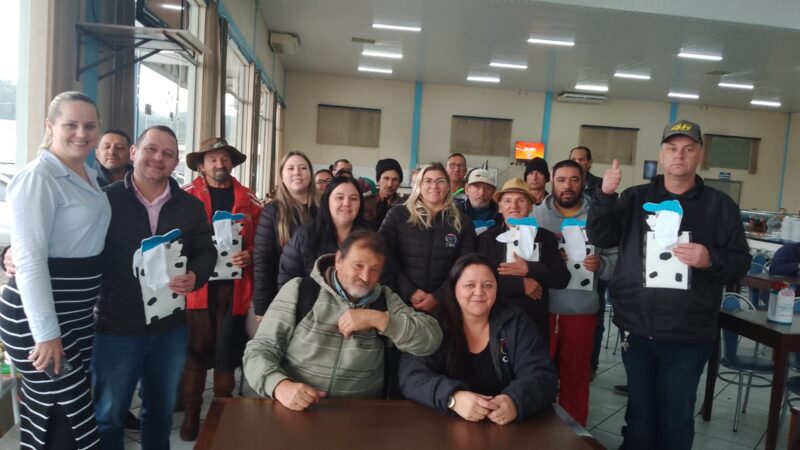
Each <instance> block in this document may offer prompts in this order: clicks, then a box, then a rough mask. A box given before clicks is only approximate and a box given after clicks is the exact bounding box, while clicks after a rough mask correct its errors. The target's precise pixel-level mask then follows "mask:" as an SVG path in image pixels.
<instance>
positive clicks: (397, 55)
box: [361, 49, 403, 59]
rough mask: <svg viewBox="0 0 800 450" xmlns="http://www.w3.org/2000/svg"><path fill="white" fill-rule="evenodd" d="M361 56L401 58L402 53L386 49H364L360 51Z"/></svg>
mask: <svg viewBox="0 0 800 450" xmlns="http://www.w3.org/2000/svg"><path fill="white" fill-rule="evenodd" d="M361 55H362V56H371V57H373V58H386V59H403V54H402V53H399V52H393V51H388V50H366V49H365V50H364V51H362V52H361Z"/></svg>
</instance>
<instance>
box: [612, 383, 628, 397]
mask: <svg viewBox="0 0 800 450" xmlns="http://www.w3.org/2000/svg"><path fill="white" fill-rule="evenodd" d="M614 393H615V394H619V395H624V396H626V397H627V396H628V385H627V384H618V385H616V386H614Z"/></svg>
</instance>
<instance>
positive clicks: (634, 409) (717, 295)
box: [588, 120, 750, 449]
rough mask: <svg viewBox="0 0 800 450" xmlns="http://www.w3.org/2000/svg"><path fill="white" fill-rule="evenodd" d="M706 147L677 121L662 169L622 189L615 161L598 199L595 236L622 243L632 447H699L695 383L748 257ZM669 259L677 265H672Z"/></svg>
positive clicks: (618, 291) (620, 306) (695, 129)
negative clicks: (701, 170) (706, 179)
mask: <svg viewBox="0 0 800 450" xmlns="http://www.w3.org/2000/svg"><path fill="white" fill-rule="evenodd" d="M703 156H704V152H703V140H702V133H701V132H700V127H699V126H698V125H697V124H695V123H692V122H688V121H685V120H679V121H676V122H673V123H671V124H669V125H667V127H666V128H665V129H664V133H663V135H662V141H661V150H660V153H659V162H660V164H661V165H662V167H663V170H664V175H659V176H657V177H656V178H654V179H653V180H652V181H651V183H649V184H645V185H640V186H634V187H632V188H629V189H626V190H625V191H624V192H623V193H622V194H621V195H619V196H618V195H617V193H616V191H617V188H618V187H619V184H620V180H621V174H620V169H619V161H617V160H614V163H613V165H612V167H611V168H610V169H608V170H607V171H606V173H605V176H604V177H603V184H602V187H601V189H599V190H598V191H597V192H596V193H595V198H594V201H593V202H592V204H591V209H590V212H589V225H588V233H589V238H590V239H591V240H592V241H594V242H595V243H596V244H597V245H599V246H601V247H613V246H616V245H619V259H618V262H617V267H616V270H615V272H614V275H613V277H612V278H611V281H610V283H609V292H610V295H611V297H612V298H613V299H614V323H616V324H617V326H619V327H620V329H621V330H622V333H623V336H624V338H623V339H624V342H623V344H622V349H623V352H622V360H623V363H624V364H625V372H626V374H627V376H628V409H627V412H626V414H625V420H626V422H627V427H625V428H624V429H623V435H624V438H625V439H624V442H623V445H622V447H621V448H624V449H642V448H654V449H661V448H664V449H690V448H691V447H692V441H693V439H694V406H695V396H696V391H697V385H698V383H699V380H700V375H701V374H702V373H703V368H704V366H705V364H706V362H707V361H708V357H709V354H710V352H711V347H712V345H713V343H714V341H715V339H716V338H717V333H718V331H717V330H718V325H717V316H718V311H719V302H720V301H721V298H722V289H723V286H724V285H725V284H730V283H736V282H737V281H739V280H740V279H741V278H742V277H743V276H744V274H745V273H746V272H747V269H748V267H749V266H750V254H749V249H748V246H747V241H746V240H745V236H744V230H743V228H742V223H741V220H740V218H739V208H738V207H737V206H736V204H735V203H733V201H732V200H731V199H730V198H729V197H728V196H726V195H725V194H723V193H721V192H719V191H717V190H715V189H712V188H710V187H706V186H704V185H703V180H702V179H701V178H700V177H699V176H697V175H696V172H697V168H698V167H699V166H700V163H701V162H702V161H703ZM647 211H659V213H658V216H655V215H651V214H648V213H647ZM662 215H663V216H662ZM648 226H649V227H650V228H652V229H653V231H654V232H653V231H650V230H649V229H648ZM681 241H683V242H684V243H678V242H681ZM687 241H688V242H687ZM676 243H677V245H676ZM648 247H650V248H649V249H648ZM648 256H650V257H648ZM675 259H677V261H679V262H680V263H681V264H678V265H677V266H676V265H675V264H676V262H675V261H674V260H675ZM645 261H649V262H645ZM658 261H661V262H658ZM664 264H672V266H670V267H672V268H673V269H671V270H674V271H675V272H674V273H673V272H669V273H665V272H664V270H663V268H664V267H666V266H665V265H664ZM676 267H677V268H676ZM684 271H685V272H686V274H687V275H688V280H686V279H685V278H684V276H683V272H684ZM679 275H680V276H679ZM656 284H658V285H659V286H662V287H653V285H656Z"/></svg>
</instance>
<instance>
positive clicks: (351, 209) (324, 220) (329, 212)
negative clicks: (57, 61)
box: [278, 176, 367, 289]
mask: <svg viewBox="0 0 800 450" xmlns="http://www.w3.org/2000/svg"><path fill="white" fill-rule="evenodd" d="M364 228H367V225H366V221H365V220H364V198H363V196H362V195H361V190H360V186H359V184H358V182H357V181H356V180H354V179H353V178H352V177H343V176H338V177H336V178H335V179H334V180H333V182H332V183H331V184H329V185H328V187H327V188H326V189H325V193H323V194H322V200H321V202H320V206H319V211H318V212H317V217H316V219H314V223H308V224H305V225H302V226H301V227H300V228H298V229H297V231H296V232H295V233H294V235H293V236H292V238H291V239H290V240H289V243H288V244H286V246H285V247H283V253H282V254H281V262H280V271H279V273H278V289H280V288H281V287H283V285H284V284H286V283H287V282H288V281H289V280H291V279H292V278H295V277H306V276H309V275H310V274H311V270H312V269H313V268H314V262H315V261H316V260H317V258H319V257H320V256H322V255H325V254H328V253H336V251H337V250H339V247H340V246H341V243H342V242H343V241H344V240H345V238H347V236H348V235H349V234H350V233H351V232H353V231H355V230H358V229H364Z"/></svg>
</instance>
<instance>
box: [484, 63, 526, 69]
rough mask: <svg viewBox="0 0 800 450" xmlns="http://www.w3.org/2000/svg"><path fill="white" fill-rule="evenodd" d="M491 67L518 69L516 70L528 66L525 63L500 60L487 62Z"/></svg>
mask: <svg viewBox="0 0 800 450" xmlns="http://www.w3.org/2000/svg"><path fill="white" fill-rule="evenodd" d="M489 65H490V66H492V67H499V68H501V69H518V70H525V69H527V68H528V66H527V65H526V64H519V63H510V62H500V61H492V62H490V63H489Z"/></svg>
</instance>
